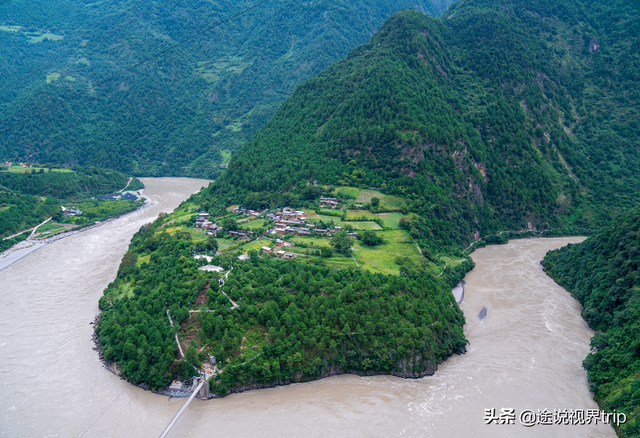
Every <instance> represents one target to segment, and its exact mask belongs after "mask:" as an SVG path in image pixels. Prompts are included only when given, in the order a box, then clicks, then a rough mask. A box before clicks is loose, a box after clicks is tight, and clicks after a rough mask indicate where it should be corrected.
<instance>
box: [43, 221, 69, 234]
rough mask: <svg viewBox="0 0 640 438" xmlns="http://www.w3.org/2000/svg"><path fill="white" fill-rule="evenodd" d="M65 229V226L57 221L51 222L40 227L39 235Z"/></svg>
mask: <svg viewBox="0 0 640 438" xmlns="http://www.w3.org/2000/svg"><path fill="white" fill-rule="evenodd" d="M60 228H62V229H64V228H65V225H64V224H61V223H58V222H55V221H49V222H47V223H46V224H44V225H42V226H40V227H38V233H44V232H46V231H53V230H57V229H60Z"/></svg>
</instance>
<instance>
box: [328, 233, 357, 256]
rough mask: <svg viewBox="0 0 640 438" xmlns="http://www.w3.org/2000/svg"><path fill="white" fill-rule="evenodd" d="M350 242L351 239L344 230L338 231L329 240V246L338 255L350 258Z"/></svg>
mask: <svg viewBox="0 0 640 438" xmlns="http://www.w3.org/2000/svg"><path fill="white" fill-rule="evenodd" d="M352 242H353V239H351V237H349V234H348V233H347V232H346V231H344V230H340V231H338V232H337V233H336V234H335V235H334V236H333V237H332V238H331V242H330V243H329V244H330V245H331V246H333V247H334V248H335V249H336V251H338V252H339V253H342V254H344V255H346V256H350V255H351V244H352Z"/></svg>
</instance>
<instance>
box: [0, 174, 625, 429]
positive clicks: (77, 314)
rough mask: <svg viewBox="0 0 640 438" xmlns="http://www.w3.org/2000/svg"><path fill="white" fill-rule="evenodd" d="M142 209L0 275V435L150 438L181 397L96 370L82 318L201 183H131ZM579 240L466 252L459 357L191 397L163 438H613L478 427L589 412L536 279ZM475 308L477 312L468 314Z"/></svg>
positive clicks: (563, 304) (562, 297) (569, 307)
mask: <svg viewBox="0 0 640 438" xmlns="http://www.w3.org/2000/svg"><path fill="white" fill-rule="evenodd" d="M144 182H145V184H146V186H147V188H146V190H145V192H146V194H147V195H148V196H150V197H151V198H152V199H153V200H154V201H155V204H154V205H152V206H151V207H148V208H146V209H144V210H140V211H137V212H135V213H132V214H129V215H127V216H125V217H123V218H120V219H118V220H116V221H113V222H111V223H108V224H105V225H103V226H101V227H98V228H95V229H92V230H89V231H86V232H84V233H80V234H78V235H75V236H72V237H68V238H66V239H63V240H60V241H58V242H55V243H53V244H51V245H48V246H46V247H44V248H42V249H40V250H38V251H37V252H35V253H33V254H31V255H29V256H28V257H26V258H24V259H22V260H20V261H18V262H16V263H15V264H13V265H11V266H10V267H8V268H7V269H5V270H4V271H2V272H0V436H2V437H157V436H159V435H160V433H161V432H162V431H163V430H164V428H165V426H166V425H167V424H168V423H169V422H170V421H171V419H172V418H173V416H174V414H175V413H176V412H177V411H178V410H179V409H180V407H181V405H182V403H183V401H184V399H170V398H168V397H166V396H159V395H156V394H153V393H150V392H148V391H144V390H142V389H140V388H136V387H134V386H132V385H130V384H129V383H127V382H125V381H122V380H120V379H119V378H118V377H116V376H115V375H113V374H111V373H110V372H108V371H107V370H105V369H104V368H103V367H102V365H101V363H100V361H99V360H98V356H97V353H96V352H95V351H93V350H92V348H93V343H92V340H91V335H92V329H93V326H91V325H90V324H89V323H90V322H92V320H93V318H94V316H95V315H96V313H97V312H98V308H97V303H98V299H99V297H100V296H101V295H102V291H103V290H104V288H105V287H106V286H107V284H108V283H109V282H110V281H112V280H113V278H115V275H116V272H117V268H118V265H119V263H120V260H121V258H122V255H123V254H124V253H125V252H126V249H127V246H128V243H129V240H130V238H131V236H132V235H133V233H135V231H137V230H138V229H139V227H140V226H141V225H143V224H144V223H147V222H149V221H151V220H152V219H154V218H155V217H157V215H158V213H159V212H161V211H165V212H166V211H170V210H171V209H173V208H175V207H176V206H177V205H178V204H179V203H180V202H181V201H182V200H184V199H185V198H186V197H187V196H188V195H189V194H190V193H193V192H194V191H196V190H198V189H199V188H200V187H201V186H202V185H203V184H206V181H201V180H188V179H176V178H160V179H145V180H144ZM580 240H582V239H581V238H558V239H531V240H517V241H512V242H511V243H509V244H508V245H501V246H491V247H487V248H483V249H480V250H478V251H476V252H474V253H473V258H474V260H475V262H476V268H475V269H474V270H473V271H472V272H470V273H469V274H468V275H467V276H466V278H465V281H466V284H465V286H464V288H465V291H464V301H463V302H462V304H461V308H462V309H463V311H464V312H465V315H466V318H467V324H466V326H465V333H466V336H467V338H468V339H469V341H470V345H469V346H468V352H467V353H466V354H464V355H460V356H453V357H451V358H450V359H449V360H447V361H446V362H445V363H444V364H441V365H440V367H439V369H438V371H437V372H436V374H435V375H434V376H429V377H425V378H423V379H418V380H404V379H401V378H397V377H388V376H375V377H357V376H350V375H348V376H335V377H331V378H327V379H323V380H320V381H316V382H311V383H305V384H296V385H290V386H285V387H277V388H272V389H266V390H257V391H249V392H245V393H243V394H234V395H231V396H229V397H226V398H224V399H214V400H208V401H201V400H198V399H196V400H194V401H193V402H192V403H191V405H190V406H189V408H188V409H187V411H186V413H185V414H184V415H183V416H182V417H181V419H180V420H179V422H178V424H177V425H176V426H175V427H174V429H173V430H172V431H171V432H170V434H169V437H187V436H193V437H249V436H252V437H253V436H267V437H282V436H304V437H326V436H348V437H378V436H379V437H382V436H385V437H386V436H406V437H463V436H464V437H466V436H474V437H520V436H522V437H554V436H557V437H580V438H582V437H615V434H614V432H613V429H612V428H611V426H608V425H602V424H600V425H598V426H540V425H538V426H534V427H531V428H526V427H523V426H522V425H520V424H518V421H517V420H516V424H515V425H493V424H492V425H485V424H484V419H483V418H484V415H485V409H488V408H495V409H496V411H497V413H499V412H500V409H501V408H514V409H515V411H516V413H518V412H520V411H522V410H523V409H533V410H536V409H548V410H550V411H553V409H593V408H596V407H597V406H596V404H595V402H594V401H593V399H592V397H591V395H590V394H589V392H588V386H587V381H586V375H585V373H584V370H583V369H582V367H581V362H582V360H583V359H584V357H585V356H586V355H587V353H588V351H589V338H590V336H591V335H592V332H591V330H590V329H589V328H588V326H587V325H586V323H585V322H584V321H583V320H582V318H581V317H580V310H581V308H580V305H579V303H578V302H577V301H575V300H574V299H573V298H571V296H570V295H569V294H568V293H567V292H566V291H565V290H564V289H562V288H560V287H559V286H557V285H556V284H555V283H554V282H553V281H552V280H551V279H549V278H548V277H547V276H546V275H545V274H544V273H543V272H542V270H541V267H540V264H539V261H540V260H541V259H542V257H543V256H544V254H545V253H546V251H548V250H549V249H552V248H558V247H561V246H563V245H566V244H567V243H570V242H578V241H580ZM483 308H486V317H485V318H484V319H482V320H480V319H479V318H478V313H479V312H480V311H481V310H482V309H483Z"/></svg>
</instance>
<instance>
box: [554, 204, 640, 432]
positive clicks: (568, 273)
mask: <svg viewBox="0 0 640 438" xmlns="http://www.w3.org/2000/svg"><path fill="white" fill-rule="evenodd" d="M639 266H640V209H638V208H636V209H634V210H632V211H631V212H629V213H627V214H624V215H622V216H621V217H620V218H619V219H618V220H617V221H616V222H615V223H614V224H613V225H612V226H610V227H607V228H605V229H604V230H602V231H601V232H599V233H598V234H596V235H595V236H593V237H591V238H589V239H587V240H585V241H584V242H583V243H580V244H577V245H569V246H567V247H564V248H561V249H558V250H555V251H551V252H549V253H548V254H547V255H546V257H545V259H544V268H545V271H546V272H547V273H548V274H549V275H550V276H552V277H553V278H554V279H555V280H556V281H557V282H558V283H559V284H560V285H562V286H563V287H565V288H566V289H567V290H569V291H570V292H571V293H572V294H573V295H574V296H575V297H576V298H577V299H578V300H579V301H580V303H581V304H582V305H583V306H584V311H583V313H582V314H583V316H584V318H585V319H586V320H587V322H588V323H589V325H590V326H591V327H592V328H593V329H594V330H596V334H595V335H594V337H593V338H591V353H589V355H588V356H587V358H586V359H585V360H584V366H585V368H586V369H587V375H588V377H589V383H590V384H591V390H592V391H593V392H594V394H595V397H596V400H597V401H598V402H599V403H600V404H601V405H602V406H604V407H605V408H606V409H607V410H608V411H609V412H613V411H614V410H616V411H617V412H624V413H625V414H626V415H627V418H628V421H627V423H626V424H624V425H622V426H621V429H620V432H621V433H620V435H621V436H628V437H632V436H640V421H639V418H640V415H639V412H638V406H639V405H640V270H639Z"/></svg>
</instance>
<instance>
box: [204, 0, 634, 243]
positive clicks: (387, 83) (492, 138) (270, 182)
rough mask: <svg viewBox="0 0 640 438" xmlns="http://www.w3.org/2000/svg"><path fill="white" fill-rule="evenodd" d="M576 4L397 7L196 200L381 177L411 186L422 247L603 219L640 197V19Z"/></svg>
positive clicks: (249, 202) (275, 200)
mask: <svg viewBox="0 0 640 438" xmlns="http://www.w3.org/2000/svg"><path fill="white" fill-rule="evenodd" d="M566 3H567V4H563V6H562V8H559V7H558V6H554V5H552V4H551V3H546V2H538V3H536V5H535V6H536V7H535V8H534V10H535V11H536V12H535V13H534V12H531V10H530V9H531V8H533V6H529V3H528V2H519V1H511V2H496V1H481V0H474V1H465V2H462V3H456V4H454V5H453V6H451V8H449V10H448V11H447V12H446V13H445V14H444V16H443V18H442V19H434V18H431V17H428V16H426V15H424V14H421V13H419V12H415V11H405V12H401V13H398V14H396V15H394V16H393V17H392V18H390V19H389V20H387V22H386V23H385V25H384V26H383V27H382V28H381V29H380V31H379V32H377V33H376V35H374V37H373V38H372V39H371V41H370V42H369V43H368V44H365V45H363V46H360V47H358V48H356V49H355V50H353V51H352V52H351V53H350V54H349V55H348V56H347V57H346V58H345V59H344V60H342V61H340V62H337V63H335V64H334V65H332V66H331V67H330V68H328V69H327V70H325V71H323V72H322V73H320V74H319V75H317V76H315V77H314V78H312V79H310V80H308V81H307V82H305V83H304V84H303V85H301V86H300V87H298V88H297V89H296V91H295V93H294V94H293V95H292V97H291V98H289V99H287V100H286V101H285V102H284V103H283V104H282V105H281V106H280V108H279V109H278V111H277V112H276V113H275V115H274V117H273V118H272V119H271V120H270V121H269V122H268V123H267V125H266V126H265V127H264V128H263V129H262V130H260V131H259V132H258V134H257V135H256V136H255V137H254V138H253V139H252V140H251V142H249V143H248V144H247V146H246V147H244V148H243V149H242V150H241V151H240V152H239V153H238V154H236V155H235V156H234V157H233V158H232V160H231V162H230V164H229V168H228V172H227V173H225V174H224V175H222V176H221V178H219V179H218V181H216V183H215V184H213V185H211V186H210V187H209V189H208V191H207V192H206V193H205V194H203V195H200V197H199V198H198V199H199V201H200V202H203V203H207V202H208V203H213V204H215V203H216V202H221V204H225V203H232V202H233V203H238V204H241V205H244V206H247V207H250V208H262V207H267V206H276V205H283V201H286V202H285V203H291V202H290V197H291V196H293V197H294V198H297V199H299V202H302V201H303V196H302V192H303V191H304V189H305V187H306V186H307V184H310V183H311V182H312V181H313V180H317V182H318V183H319V184H323V185H335V186H338V185H356V186H362V187H369V186H371V187H377V188H380V189H381V190H382V192H384V193H386V194H390V195H396V196H402V197H405V198H407V209H408V210H409V211H413V212H415V213H417V214H418V215H420V221H419V222H420V223H419V224H417V225H419V228H418V229H419V230H421V231H422V234H423V236H424V238H425V244H428V242H426V241H430V242H437V243H439V244H443V245H445V246H446V245H457V246H459V247H461V246H462V245H465V244H467V243H468V242H469V241H470V240H471V239H472V238H477V237H478V236H486V235H491V234H494V233H497V232H500V231H503V230H512V231H518V230H527V229H536V230H552V229H563V230H573V232H578V230H580V232H588V231H589V230H592V229H595V228H597V227H599V226H600V225H601V224H603V223H606V222H607V221H609V220H610V218H611V217H612V216H615V214H617V213H619V212H620V211H622V210H623V209H625V208H629V207H631V206H632V205H633V203H634V199H636V198H637V196H638V194H640V192H639V190H640V181H639V180H638V175H637V172H635V171H634V169H637V168H638V165H639V164H640V163H639V162H638V160H639V159H640V157H639V156H638V153H637V150H638V147H640V145H639V144H638V142H639V140H638V138H639V137H638V135H637V133H638V128H640V126H638V124H637V122H636V121H637V120H638V118H637V115H638V101H637V97H638V95H637V92H636V91H635V87H634V85H633V84H634V82H633V81H634V78H635V76H634V75H635V73H634V72H632V71H631V70H629V69H626V68H624V69H623V68H622V67H623V66H624V65H626V63H627V62H629V61H630V60H632V59H635V57H636V56H637V54H634V50H635V49H634V47H635V46H634V45H633V44H632V42H633V35H634V34H633V32H632V30H631V29H632V28H633V26H637V25H638V23H639V22H640V20H639V19H638V17H639V14H638V10H637V8H636V7H634V6H632V5H626V4H623V3H620V2H616V3H611V4H607V5H597V6H593V7H586V6H584V7H582V6H580V5H578V4H576V3H575V2H566ZM608 13H615V14H617V15H616V16H620V17H621V19H620V20H618V21H612V20H608V21H607V20H600V19H601V18H602V16H604V15H606V14H608ZM611 65H619V66H620V68H617V69H612V68H610V66H611ZM603 69H605V70H606V71H608V72H609V73H607V74H605V76H604V77H607V79H606V80H603V79H601V78H602V77H603V74H604V73H603Z"/></svg>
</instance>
